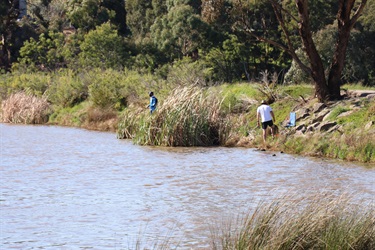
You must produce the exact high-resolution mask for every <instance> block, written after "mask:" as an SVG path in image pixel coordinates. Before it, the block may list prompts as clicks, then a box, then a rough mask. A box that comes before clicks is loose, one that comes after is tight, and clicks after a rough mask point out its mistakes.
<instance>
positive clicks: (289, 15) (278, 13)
mask: <svg viewBox="0 0 375 250" xmlns="http://www.w3.org/2000/svg"><path fill="white" fill-rule="evenodd" d="M260 1H262V0H260ZM263 1H268V2H269V3H270V4H271V5H272V8H273V10H274V13H275V17H276V19H277V20H278V22H279V26H280V32H282V34H283V36H284V40H283V41H276V40H274V39H272V38H270V37H267V36H266V35H264V34H261V35H260V34H258V33H257V32H256V31H257V29H256V27H254V26H255V25H254V23H256V22H255V21H256V20H254V19H253V16H251V15H249V14H248V13H249V12H248V10H249V5H248V3H249V2H257V1H241V0H233V2H234V4H235V6H236V7H235V8H234V10H235V11H236V14H237V17H238V18H237V22H236V26H235V29H237V30H241V31H245V32H247V33H248V34H250V35H251V36H253V37H255V38H256V39H258V40H259V41H262V42H266V43H269V44H271V45H273V46H275V47H278V48H280V49H282V50H284V51H285V52H286V53H288V54H289V55H290V56H291V57H292V58H293V60H294V61H295V62H296V63H297V64H298V66H299V67H300V68H301V69H302V70H303V71H305V72H306V73H307V74H308V75H309V76H310V77H311V78H312V79H313V81H314V85H315V93H316V96H317V97H318V99H319V100H320V101H321V102H323V101H327V100H337V99H340V98H341V95H340V85H341V84H342V81H341V76H342V71H343V68H344V63H345V55H346V51H347V48H348V42H349V38H350V32H351V30H352V29H353V27H354V25H355V24H356V22H357V20H358V18H359V17H360V15H361V14H362V12H363V10H364V7H365V5H366V3H367V0H358V1H356V0H337V1H336V6H337V12H336V20H337V34H338V35H337V40H336V41H335V43H334V44H332V47H334V53H333V56H332V58H331V64H330V66H329V69H328V75H327V76H326V75H325V68H324V66H323V62H322V58H321V55H320V54H319V52H318V50H317V48H316V45H315V42H314V40H313V31H312V25H311V24H312V18H311V14H310V10H311V9H313V8H311V1H308V0H295V1H294V3H295V4H294V8H295V12H296V13H298V15H293V11H292V10H291V9H289V8H286V7H285V6H283V3H284V2H286V1H276V0H263ZM314 3H315V4H317V5H318V6H319V5H320V4H321V2H319V1H316V2H314ZM321 7H322V8H323V6H321ZM318 8H319V7H318ZM287 20H294V22H295V24H296V25H297V27H294V26H289V25H288V24H289V23H288V22H287ZM259 21H262V20H258V22H259ZM333 21H334V20H332V22H333ZM296 30H298V36H299V38H300V39H301V43H302V46H303V49H304V52H305V53H306V55H307V58H308V62H309V64H305V63H304V62H303V61H302V60H301V58H300V57H298V55H297V53H296V50H297V48H296V46H295V44H294V43H293V40H292V38H293V36H292V35H293V34H294V32H295V31H296Z"/></svg>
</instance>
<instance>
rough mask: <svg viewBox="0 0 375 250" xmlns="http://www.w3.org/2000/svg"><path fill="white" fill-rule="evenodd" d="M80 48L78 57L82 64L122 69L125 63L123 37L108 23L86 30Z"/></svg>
mask: <svg viewBox="0 0 375 250" xmlns="http://www.w3.org/2000/svg"><path fill="white" fill-rule="evenodd" d="M80 48H81V53H80V54H79V58H80V62H81V65H83V66H89V67H100V68H116V69H118V68H120V69H122V67H123V66H124V63H126V61H125V59H126V58H125V57H126V55H127V52H126V51H125V49H126V48H125V42H124V39H123V37H121V36H119V35H118V32H117V31H116V30H115V29H114V27H113V26H111V24H110V23H104V24H102V25H101V26H98V27H97V28H96V29H95V30H92V31H90V32H88V33H87V34H86V35H85V37H84V41H83V42H82V43H81V45H80Z"/></svg>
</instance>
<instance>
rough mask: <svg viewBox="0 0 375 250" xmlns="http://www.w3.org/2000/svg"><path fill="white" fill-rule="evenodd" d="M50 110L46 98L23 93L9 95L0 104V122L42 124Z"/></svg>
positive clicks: (46, 119)
mask: <svg viewBox="0 0 375 250" xmlns="http://www.w3.org/2000/svg"><path fill="white" fill-rule="evenodd" d="M50 112H51V109H50V105H49V103H48V101H47V98H46V97H37V96H35V95H32V94H27V93H25V92H18V93H15V94H12V95H10V96H9V97H8V98H7V99H6V100H4V101H3V102H2V104H1V121H2V122H6V123H24V124H42V123H46V122H47V121H48V115H49V114H50Z"/></svg>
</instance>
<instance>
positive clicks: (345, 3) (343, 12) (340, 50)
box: [328, 0, 367, 100]
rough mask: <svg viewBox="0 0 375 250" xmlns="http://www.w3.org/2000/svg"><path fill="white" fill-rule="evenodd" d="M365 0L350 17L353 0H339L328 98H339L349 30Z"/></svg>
mask: <svg viewBox="0 0 375 250" xmlns="http://www.w3.org/2000/svg"><path fill="white" fill-rule="evenodd" d="M366 2H367V0H362V1H361V4H360V5H359V7H358V8H357V10H356V12H355V13H354V15H353V17H351V12H352V9H353V7H354V3H355V0H339V10H338V12H337V21H338V22H337V23H338V36H337V41H336V48H335V52H334V54H333V58H332V63H331V65H330V69H329V76H328V88H329V98H330V100H339V99H340V98H341V94H340V86H341V74H342V71H343V69H344V64H345V55H346V50H347V48H348V43H349V39H350V31H351V30H352V28H353V26H354V24H355V23H356V21H357V19H358V17H359V16H360V15H361V13H362V11H363V8H364V6H365V5H366Z"/></svg>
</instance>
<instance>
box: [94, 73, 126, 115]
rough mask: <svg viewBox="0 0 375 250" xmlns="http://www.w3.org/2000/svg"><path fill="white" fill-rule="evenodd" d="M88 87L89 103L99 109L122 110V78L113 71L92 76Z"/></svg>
mask: <svg viewBox="0 0 375 250" xmlns="http://www.w3.org/2000/svg"><path fill="white" fill-rule="evenodd" d="M92 76H95V77H91V83H90V85H89V96H90V101H91V102H92V103H93V105H94V106H97V107H100V108H108V107H112V108H116V109H120V108H122V107H123V106H124V105H125V103H124V102H123V101H122V100H123V98H124V90H123V85H122V81H121V80H122V78H121V75H120V74H119V73H118V72H115V71H113V70H106V71H103V72H102V73H101V74H97V73H95V74H93V75H92Z"/></svg>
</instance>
